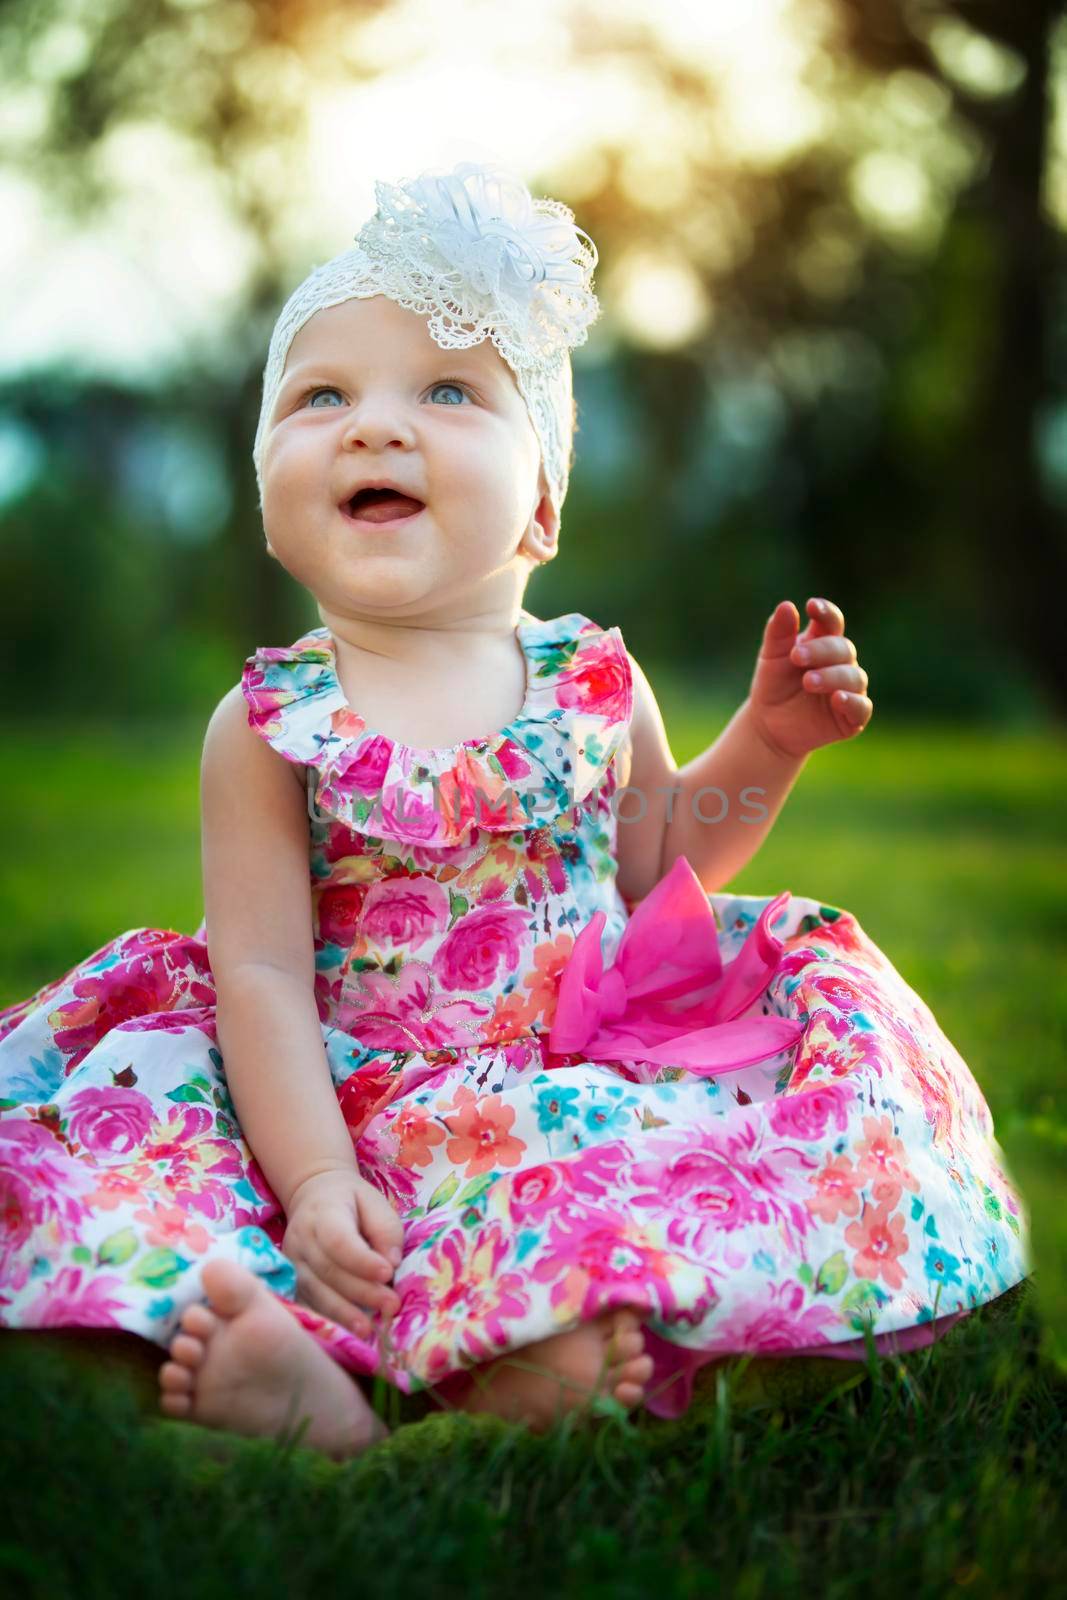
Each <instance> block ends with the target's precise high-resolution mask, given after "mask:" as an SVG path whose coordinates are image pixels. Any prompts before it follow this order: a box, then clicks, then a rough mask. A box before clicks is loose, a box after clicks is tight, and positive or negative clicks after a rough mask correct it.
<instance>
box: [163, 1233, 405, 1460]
mask: <svg viewBox="0 0 1067 1600" xmlns="http://www.w3.org/2000/svg"><path fill="white" fill-rule="evenodd" d="M204 1287H205V1289H206V1290H207V1292H208V1295H209V1297H210V1299H211V1310H208V1308H207V1307H206V1306H203V1305H194V1306H189V1307H188V1308H187V1309H186V1310H185V1311H184V1312H183V1314H182V1331H181V1333H179V1334H176V1335H175V1337H174V1339H173V1340H172V1342H171V1346H170V1356H171V1359H170V1360H169V1361H165V1362H164V1363H163V1365H162V1366H161V1367H160V1369H159V1384H160V1391H161V1393H160V1402H159V1403H160V1406H161V1408H162V1410H163V1411H165V1412H166V1414H167V1415H168V1416H170V1417H178V1418H181V1419H185V1420H188V1421H190V1422H200V1423H203V1424H204V1425H205V1426H206V1427H209V1428H228V1429H230V1430H231V1431H232V1432H234V1433H244V1434H251V1435H260V1436H264V1437H274V1436H276V1435H277V1434H279V1433H280V1432H281V1431H282V1430H283V1429H289V1428H292V1427H294V1426H296V1425H297V1424H298V1423H301V1422H304V1421H307V1423H308V1428H307V1432H306V1433H305V1434H304V1436H303V1438H302V1439H301V1443H302V1444H307V1445H310V1446H312V1447H313V1448H314V1449H317V1450H322V1451H324V1452H325V1454H327V1455H331V1456H334V1457H335V1458H336V1459H338V1460H343V1459H345V1458H347V1457H349V1456H354V1455H358V1454H359V1453H360V1452H361V1451H363V1450H365V1449H366V1448H367V1446H368V1445H370V1444H374V1443H375V1442H376V1441H377V1440H379V1439H382V1438H384V1437H385V1436H386V1434H387V1433H388V1431H389V1430H388V1428H386V1427H385V1424H384V1423H382V1422H381V1421H380V1420H379V1419H378V1417H377V1416H376V1415H375V1413H374V1412H373V1410H372V1409H371V1407H370V1406H369V1405H368V1403H367V1401H366V1400H365V1398H364V1396H363V1394H362V1392H361V1390H360V1388H359V1386H358V1384H356V1383H355V1382H353V1380H352V1379H351V1378H350V1377H349V1376H348V1374H347V1373H346V1372H344V1370H343V1369H342V1368H341V1367H339V1366H338V1364H337V1363H336V1362H335V1361H333V1360H331V1358H330V1357H329V1356H328V1355H327V1354H326V1352H325V1350H323V1349H321V1348H320V1347H319V1345H317V1344H316V1343H315V1341H314V1339H313V1338H312V1337H311V1335H310V1334H309V1333H308V1332H307V1331H306V1330H305V1329H304V1328H302V1327H301V1326H300V1324H299V1323H298V1322H297V1321H296V1319H295V1318H294V1317H292V1316H291V1315H290V1314H289V1312H288V1311H287V1310H286V1309H285V1307H284V1306H283V1305H282V1304H281V1302H280V1301H279V1300H278V1299H277V1298H276V1297H275V1296H274V1295H272V1294H271V1292H270V1290H269V1289H268V1288H267V1287H266V1285H265V1284H264V1283H262V1282H261V1280H260V1279H258V1278H257V1277H255V1276H254V1274H252V1273H251V1272H249V1271H248V1270H247V1269H246V1268H245V1267H240V1266H238V1265H237V1264H236V1263H235V1262H231V1261H209V1262H208V1263H207V1265H206V1266H205V1267H204Z"/></svg>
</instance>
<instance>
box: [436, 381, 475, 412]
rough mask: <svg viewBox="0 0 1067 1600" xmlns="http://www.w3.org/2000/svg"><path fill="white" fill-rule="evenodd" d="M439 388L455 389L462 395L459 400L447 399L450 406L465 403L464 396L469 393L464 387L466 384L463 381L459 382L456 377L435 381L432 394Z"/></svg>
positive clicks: (446, 402) (446, 403)
mask: <svg viewBox="0 0 1067 1600" xmlns="http://www.w3.org/2000/svg"><path fill="white" fill-rule="evenodd" d="M438 389H454V390H455V391H456V393H457V394H458V395H459V396H460V399H459V400H446V401H445V405H449V406H456V405H462V404H463V397H464V396H465V395H466V393H467V391H466V389H465V388H464V386H463V385H462V384H461V383H457V382H456V381H455V379H454V378H442V379H441V381H440V383H435V384H434V386H433V388H432V389H431V390H430V393H431V394H436V392H437V390H438Z"/></svg>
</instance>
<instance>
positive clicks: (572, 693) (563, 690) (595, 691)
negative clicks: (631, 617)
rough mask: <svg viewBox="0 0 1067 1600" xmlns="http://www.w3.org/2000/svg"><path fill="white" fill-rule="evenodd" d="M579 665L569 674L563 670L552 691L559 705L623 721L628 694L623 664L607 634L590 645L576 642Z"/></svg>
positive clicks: (614, 641) (628, 684)
mask: <svg viewBox="0 0 1067 1600" xmlns="http://www.w3.org/2000/svg"><path fill="white" fill-rule="evenodd" d="M577 660H578V662H579V666H578V669H577V671H576V672H574V673H573V675H571V676H568V674H567V673H566V672H564V673H563V675H562V677H561V678H560V681H559V686H558V688H557V690H556V700H557V702H558V703H559V705H561V706H567V707H576V708H577V709H578V710H580V711H586V712H588V713H589V714H590V715H591V716H596V717H606V718H607V719H608V720H609V721H610V722H625V721H626V718H627V717H628V716H629V714H630V696H631V693H632V690H631V687H630V679H629V673H628V667H627V664H626V663H625V662H624V661H623V660H622V659H621V657H620V655H619V646H618V644H617V642H616V640H615V639H613V638H612V637H611V635H610V634H604V635H603V637H602V638H601V639H599V640H598V641H597V642H596V643H594V644H586V643H584V642H583V643H582V644H580V645H579V653H578V657H577Z"/></svg>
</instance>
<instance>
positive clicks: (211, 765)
mask: <svg viewBox="0 0 1067 1600" xmlns="http://www.w3.org/2000/svg"><path fill="white" fill-rule="evenodd" d="M201 825H202V865H203V875H204V913H205V920H206V923H207V933H208V954H209V958H210V961H211V970H212V972H213V974H214V977H215V983H216V988H217V994H218V1008H217V1023H218V1037H219V1049H220V1050H221V1052H222V1057H223V1063H224V1067H225V1072H226V1080H227V1083H228V1085H229V1088H230V1092H231V1094H232V1096H233V1102H234V1106H235V1107H236V1110H237V1117H238V1121H239V1122H240V1125H241V1130H242V1132H243V1133H244V1135H245V1137H246V1139H247V1140H248V1142H249V1144H250V1145H251V1147H252V1149H253V1151H254V1152H255V1155H256V1159H257V1160H258V1161H259V1164H260V1166H261V1167H262V1168H263V1171H264V1173H265V1175H266V1178H267V1181H268V1182H269V1184H270V1186H271V1188H272V1189H273V1190H274V1192H275V1194H276V1195H277V1196H278V1199H279V1201H280V1202H281V1204H282V1207H283V1209H284V1210H285V1211H286V1213H288V1212H289V1209H290V1201H291V1200H292V1197H293V1195H294V1193H295V1192H296V1190H297V1189H298V1188H299V1186H300V1185H301V1184H302V1183H303V1182H304V1181H305V1180H306V1179H307V1178H308V1177H310V1176H312V1175H314V1174H317V1173H321V1172H327V1171H333V1170H338V1169H340V1170H342V1171H345V1172H350V1173H356V1172H357V1171H358V1168H357V1164H356V1158H355V1152H354V1150H353V1148H352V1141H351V1138H350V1137H349V1133H348V1129H347V1128H346V1126H345V1121H344V1118H343V1116H342V1115H341V1109H340V1107H339V1105H338V1103H337V1096H336V1094H335V1092H334V1089H333V1084H332V1081H331V1076H330V1068H329V1063H328V1061H327V1059H326V1050H325V1046H324V1044H323V1040H322V1029H321V1024H320V1022H319V1016H318V1011H317V1008H316V1004H315V996H314V975H315V966H314V959H315V957H314V943H313V939H312V918H311V889H310V878H309V873H308V818H307V809H306V800H305V795H304V789H303V785H302V783H301V781H300V773H299V771H298V769H297V768H295V767H292V766H290V765H289V764H288V763H287V762H286V761H285V760H284V758H283V757H281V756H279V755H277V754H276V753H275V752H274V751H273V750H271V749H270V747H269V746H268V745H266V744H265V743H264V741H263V740H262V739H261V738H260V737H259V735H258V734H257V733H255V732H254V730H253V729H252V728H250V727H249V725H248V717H247V710H246V705H245V700H244V696H243V695H242V693H241V690H240V687H239V686H237V687H236V688H234V689H232V690H231V691H230V692H229V693H228V694H227V695H226V696H224V698H223V699H222V700H221V701H220V703H219V705H218V706H217V708H216V710H215V712H214V715H213V716H212V718H211V721H210V723H209V724H208V729H207V734H206V736H205V740H204V752H203V760H202V763H201Z"/></svg>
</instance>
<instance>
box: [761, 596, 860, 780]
mask: <svg viewBox="0 0 1067 1600" xmlns="http://www.w3.org/2000/svg"><path fill="white" fill-rule="evenodd" d="M806 610H807V613H808V626H807V627H806V628H805V630H804V632H803V633H802V634H800V635H799V637H798V635H797V626H798V623H799V615H798V612H797V609H796V606H794V604H793V602H792V600H782V601H780V602H779V604H778V605H777V606H776V607H775V609H774V611H773V612H772V614H771V616H770V617H769V618H768V620H767V626H766V627H765V629H764V630H763V642H762V644H761V646H760V653H759V656H758V658H757V660H756V670H755V672H754V673H753V676H752V686H751V688H750V689H749V696H748V699H749V714H750V716H751V719H752V722H753V724H754V726H755V727H756V728H757V730H758V731H759V733H760V734H761V735H762V737H763V738H764V740H765V741H766V743H767V744H768V745H769V746H770V747H771V749H773V750H775V751H777V752H778V753H779V754H782V755H787V756H791V757H801V756H806V755H808V754H809V752H810V751H812V750H818V749H819V748H820V746H822V745H824V744H834V743H835V742H836V741H837V740H839V739H853V738H855V736H856V734H858V733H862V732H863V730H864V728H865V727H866V726H867V724H868V722H869V721H870V719H871V714H872V712H873V710H874V705H873V703H872V701H871V699H870V697H869V696H868V694H867V692H866V691H867V674H866V672H865V671H864V670H863V668H862V667H861V666H860V665H859V662H858V661H857V659H856V647H855V645H854V644H853V643H852V641H851V639H846V638H845V637H844V631H845V618H844V614H843V612H841V611H839V610H838V608H837V606H835V605H834V604H833V602H832V601H830V600H809V601H808V602H807V605H806Z"/></svg>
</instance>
